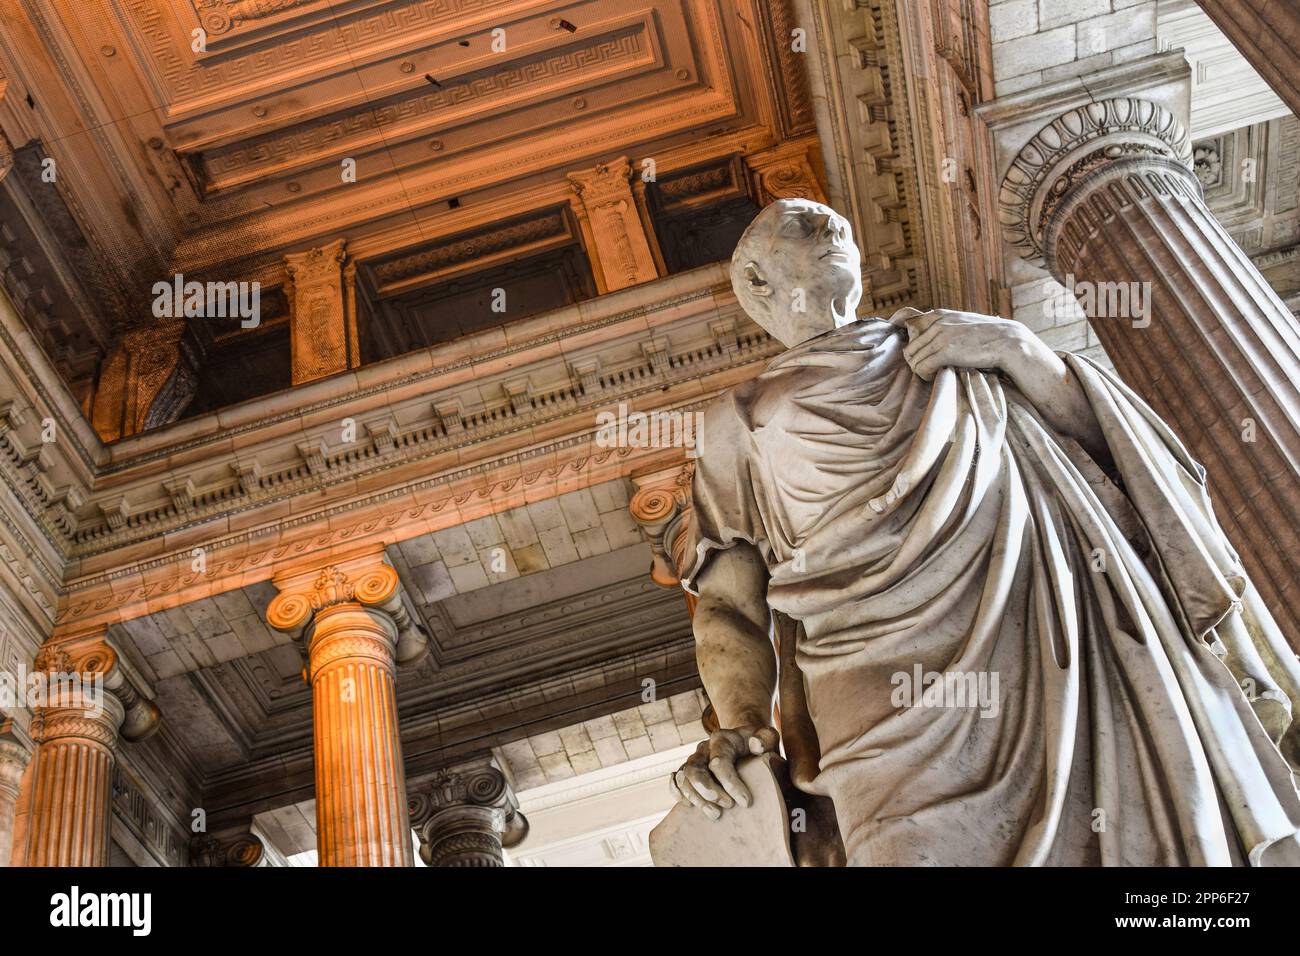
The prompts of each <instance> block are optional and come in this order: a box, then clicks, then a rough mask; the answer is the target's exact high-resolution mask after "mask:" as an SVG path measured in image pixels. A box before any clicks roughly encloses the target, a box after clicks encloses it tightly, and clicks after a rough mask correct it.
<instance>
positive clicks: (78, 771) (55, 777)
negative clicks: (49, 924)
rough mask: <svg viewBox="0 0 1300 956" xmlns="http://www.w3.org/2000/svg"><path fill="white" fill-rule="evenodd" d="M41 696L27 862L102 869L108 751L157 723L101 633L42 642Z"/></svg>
mask: <svg viewBox="0 0 1300 956" xmlns="http://www.w3.org/2000/svg"><path fill="white" fill-rule="evenodd" d="M36 670H37V671H38V672H39V673H41V674H42V675H43V678H44V681H45V684H44V693H45V700H44V702H43V705H42V706H40V707H38V708H37V710H36V713H35V716H34V718H33V721H32V735H33V737H34V738H35V739H36V740H37V742H38V743H39V744H40V749H39V751H38V753H37V759H36V769H35V775H34V778H33V783H32V802H31V814H32V823H31V828H30V837H29V841H28V851H27V852H28V855H27V864H28V865H29V866H104V865H105V864H106V863H107V861H108V840H109V828H110V823H111V819H112V803H111V799H112V794H111V789H112V776H113V762H114V754H113V751H114V749H115V748H116V746H117V741H118V737H119V736H124V737H126V738H127V739H129V740H140V739H143V738H144V737H147V736H149V735H150V734H152V733H153V732H154V731H156V730H157V728H158V726H159V720H160V717H159V713H158V708H157V707H156V706H155V705H154V704H153V702H152V701H150V700H148V699H147V697H146V696H145V695H144V694H143V693H142V692H141V690H140V689H139V688H138V687H136V686H135V685H134V684H132V683H131V680H130V679H129V677H128V675H127V674H126V673H125V670H124V669H123V667H122V666H121V665H120V662H119V660H118V656H117V652H116V651H114V650H113V648H112V647H111V646H110V645H109V643H108V642H107V641H106V640H104V639H103V638H102V637H91V638H83V639H76V640H71V641H61V642H58V643H55V644H48V645H46V646H44V647H43V648H41V650H40V652H39V653H38V654H37V657H36Z"/></svg>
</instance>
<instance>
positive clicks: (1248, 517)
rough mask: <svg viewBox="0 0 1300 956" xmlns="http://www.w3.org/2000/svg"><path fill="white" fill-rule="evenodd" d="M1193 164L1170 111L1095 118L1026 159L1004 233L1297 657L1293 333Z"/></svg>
mask: <svg viewBox="0 0 1300 956" xmlns="http://www.w3.org/2000/svg"><path fill="white" fill-rule="evenodd" d="M1179 66H1180V67H1181V63H1180V64H1179ZM1181 68H1182V70H1183V74H1182V76H1183V79H1181V80H1179V82H1180V83H1182V82H1185V81H1186V79H1185V67H1181ZM1126 69H1131V68H1126ZM1153 69H1155V70H1156V72H1157V73H1158V72H1159V70H1161V69H1165V70H1167V69H1168V68H1167V67H1166V66H1162V62H1157V63H1156V64H1155V67H1153ZM1165 99H1166V102H1168V103H1170V104H1175V103H1178V102H1183V99H1182V98H1181V97H1180V96H1168V95H1166V97H1165ZM1021 123H1023V118H1019V117H1017V118H1015V120H1014V124H1015V125H1014V126H1013V125H1011V123H1008V124H1005V125H1004V126H1002V127H1001V128H1003V129H1006V130H1012V129H1018V128H1020V124H1021ZM993 128H994V129H995V135H997V132H996V130H997V129H998V128H999V127H998V124H997V123H995V124H994V127H993ZM1192 159H1193V152H1192V144H1191V142H1190V140H1189V138H1188V134H1187V130H1186V128H1185V126H1184V125H1183V123H1182V122H1181V120H1180V119H1179V117H1178V116H1176V115H1174V113H1173V112H1171V109H1170V108H1169V107H1167V106H1164V105H1160V104H1159V103H1156V102H1151V101H1148V100H1146V99H1143V98H1141V97H1140V96H1115V97H1112V98H1109V99H1104V100H1101V101H1097V102H1090V103H1087V104H1084V105H1081V106H1079V107H1078V108H1076V109H1072V110H1070V111H1068V112H1066V113H1064V114H1062V115H1060V116H1057V117H1055V118H1053V119H1051V121H1050V122H1047V123H1046V124H1045V125H1043V126H1042V127H1041V128H1040V129H1039V130H1038V132H1037V133H1036V134H1034V135H1033V136H1032V137H1031V138H1030V139H1029V141H1028V142H1027V143H1024V144H1023V146H1022V147H1021V148H1020V149H1019V151H1018V153H1017V154H1016V155H1015V157H1014V159H1013V160H1012V162H1011V164H1010V167H1009V168H1008V170H1007V172H1006V175H1005V178H1004V180H1003V183H1002V189H1001V193H1000V206H1001V209H1000V216H1001V221H1002V225H1003V229H1004V235H1005V238H1006V240H1007V242H1008V243H1010V244H1011V245H1012V246H1014V247H1015V248H1016V249H1018V250H1019V252H1020V254H1021V256H1022V257H1024V258H1026V259H1028V260H1030V261H1034V262H1041V263H1043V264H1044V265H1046V267H1047V269H1048V270H1049V271H1050V272H1051V273H1052V274H1053V275H1054V276H1055V277H1056V278H1057V279H1058V280H1059V281H1061V282H1062V283H1063V284H1064V285H1065V286H1066V287H1067V288H1068V289H1070V290H1071V291H1073V292H1074V293H1075V294H1076V295H1077V296H1078V297H1079V299H1080V304H1081V305H1082V306H1083V309H1084V311H1085V312H1086V313H1087V314H1088V317H1089V320H1090V323H1091V325H1092V328H1093V330H1094V331H1095V332H1096V334H1097V337H1098V338H1099V339H1100V340H1101V343H1102V345H1103V346H1104V347H1105V349H1106V352H1107V354H1108V355H1109V357H1110V358H1111V360H1112V361H1113V362H1114V363H1115V368H1116V370H1117V371H1118V372H1119V374H1120V375H1121V376H1122V377H1123V378H1124V380H1125V381H1126V382H1127V383H1128V384H1129V385H1130V386H1131V387H1132V388H1133V389H1134V390H1135V391H1136V392H1137V393H1138V394H1139V395H1141V396H1142V398H1144V399H1145V400H1146V401H1147V402H1148V403H1150V404H1151V405H1152V407H1153V408H1154V409H1155V410H1156V412H1158V413H1159V414H1160V415H1161V416H1162V417H1163V418H1164V419H1165V420H1166V421H1168V422H1170V423H1172V424H1173V426H1174V429H1175V431H1176V432H1177V433H1178V435H1179V436H1180V437H1181V438H1182V439H1183V441H1185V442H1186V443H1187V444H1188V447H1189V449H1190V450H1191V452H1192V454H1193V456H1194V457H1195V458H1196V459H1197V460H1198V461H1199V462H1200V463H1201V464H1203V465H1204V466H1205V468H1206V470H1207V472H1208V474H1209V476H1210V477H1209V482H1210V490H1211V494H1212V495H1213V497H1214V500H1215V504H1216V508H1215V511H1216V513H1217V515H1218V517H1219V520H1220V521H1221V522H1222V524H1223V526H1224V529H1225V530H1226V531H1227V533H1228V535H1229V537H1230V538H1231V540H1232V543H1233V544H1234V545H1235V547H1236V549H1237V551H1238V552H1239V553H1240V555H1241V558H1242V561H1243V563H1244V564H1245V566H1246V570H1247V571H1248V572H1249V575H1250V578H1251V581H1252V582H1253V583H1254V585H1255V586H1256V588H1258V590H1259V592H1260V595H1261V596H1262V597H1263V599H1264V601H1265V603H1266V604H1267V605H1268V607H1269V610H1270V611H1271V612H1272V613H1273V616H1274V618H1275V619H1276V620H1277V623H1278V625H1279V626H1280V627H1281V629H1282V631H1283V633H1285V634H1287V635H1288V636H1289V638H1290V639H1291V641H1292V643H1293V645H1295V644H1297V642H1300V609H1297V605H1296V601H1295V595H1297V594H1300V534H1298V533H1297V529H1296V524H1295V520H1294V518H1295V515H1296V514H1300V459H1298V458H1297V457H1296V454H1295V449H1297V448H1300V350H1298V349H1297V345H1296V343H1297V342H1300V323H1297V321H1296V318H1295V316H1294V315H1293V314H1292V313H1291V310H1290V309H1288V308H1287V307H1286V305H1285V304H1284V303H1283V302H1282V301H1281V300H1280V299H1279V298H1278V296H1277V295H1276V294H1275V293H1274V292H1273V290H1272V288H1271V287H1270V286H1269V284H1268V282H1267V281H1266V280H1265V279H1264V278H1263V277H1262V276H1261V275H1260V274H1259V272H1258V270H1257V269H1256V268H1255V266H1254V264H1253V263H1252V262H1251V260H1250V258H1249V257H1248V256H1247V255H1246V254H1245V253H1244V252H1242V250H1241V249H1240V248H1239V247H1238V246H1237V245H1236V243H1234V242H1233V241H1232V239H1231V238H1230V237H1229V236H1228V234H1227V232H1225V231H1224V229H1223V227H1222V226H1221V225H1220V224H1219V222H1218V221H1217V220H1216V219H1215V217H1214V215H1213V214H1212V213H1211V212H1210V210H1209V208H1208V207H1207V206H1206V204H1205V201H1204V198H1203V193H1202V187H1201V183H1200V181H1199V180H1198V178H1197V175H1196V173H1195V171H1194V170H1193V166H1192Z"/></svg>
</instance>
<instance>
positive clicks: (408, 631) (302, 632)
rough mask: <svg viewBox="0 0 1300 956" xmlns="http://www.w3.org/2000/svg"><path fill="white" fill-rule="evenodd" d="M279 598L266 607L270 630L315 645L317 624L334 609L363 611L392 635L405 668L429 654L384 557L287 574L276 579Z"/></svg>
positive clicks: (376, 554) (349, 560) (343, 560)
mask: <svg viewBox="0 0 1300 956" xmlns="http://www.w3.org/2000/svg"><path fill="white" fill-rule="evenodd" d="M272 583H274V584H275V586H276V588H278V589H279V592H280V593H279V594H277V595H276V596H275V597H274V598H272V600H271V603H270V605H269V606H268V607H267V611H266V619H267V623H268V624H270V625H271V627H273V628H275V629H276V630H278V631H284V632H286V633H289V634H292V635H293V636H294V637H295V638H298V639H302V638H306V639H308V640H310V632H311V629H312V627H313V624H314V622H315V621H316V619H317V618H318V617H319V616H320V615H321V614H323V613H325V612H327V611H328V610H330V609H331V608H335V607H342V606H351V607H354V608H358V609H363V610H365V611H367V612H369V613H370V615H371V616H372V617H374V618H376V619H377V620H379V621H381V622H382V623H383V624H384V625H385V627H386V628H388V629H391V631H392V633H393V640H394V641H395V644H396V657H397V661H398V663H400V664H412V663H416V662H418V661H419V660H421V659H422V658H423V657H424V656H425V654H427V653H428V645H429V639H428V635H427V634H426V633H425V631H424V628H423V626H422V625H421V624H420V621H419V617H418V615H417V614H416V612H415V609H414V607H413V606H412V605H411V602H410V599H409V597H408V596H407V594H406V592H405V589H404V588H403V587H402V582H401V579H400V578H399V577H398V574H397V569H396V568H394V567H393V566H392V564H390V563H389V561H388V559H387V557H386V556H385V555H384V553H383V552H382V551H376V552H366V553H362V554H359V555H355V556H351V557H345V558H339V559H337V560H334V561H331V562H330V563H328V564H325V565H320V566H316V567H313V568H308V569H295V570H291V571H287V572H282V573H280V574H277V575H275V576H274V577H273V578H272Z"/></svg>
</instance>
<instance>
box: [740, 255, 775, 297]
mask: <svg viewBox="0 0 1300 956" xmlns="http://www.w3.org/2000/svg"><path fill="white" fill-rule="evenodd" d="M745 284H746V285H748V286H749V291H750V292H751V293H753V294H754V295H759V296H769V295H771V294H772V287H771V286H770V285H768V282H767V280H766V279H764V278H763V273H762V272H760V271H759V268H758V263H757V262H746V263H745Z"/></svg>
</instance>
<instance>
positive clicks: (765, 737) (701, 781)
mask: <svg viewBox="0 0 1300 956" xmlns="http://www.w3.org/2000/svg"><path fill="white" fill-rule="evenodd" d="M779 739H780V738H779V736H778V734H777V732H776V730H775V729H774V728H772V727H738V728H735V729H731V730H715V731H714V732H713V733H711V734H709V736H708V738H707V739H706V740H702V741H700V745H699V747H697V748H696V750H695V753H693V754H691V756H690V757H688V758H687V759H686V762H685V763H684V764H682V767H681V769H680V770H678V771H677V772H676V773H675V774H673V776H672V778H671V779H670V781H669V782H670V784H671V786H672V791H673V795H674V796H675V797H677V799H678V800H679V801H680V802H682V803H689V804H690V805H691V806H693V807H695V808H697V809H698V810H700V811H701V812H702V813H704V815H705V816H707V817H708V818H709V819H711V820H716V819H718V818H719V817H720V816H722V811H723V810H729V809H731V808H732V807H734V806H736V805H737V804H739V805H740V806H742V807H748V806H749V805H750V804H751V803H752V802H753V798H752V797H751V795H750V793H749V788H748V787H746V786H745V785H744V783H742V782H741V780H740V775H739V774H738V773H737V772H736V761H738V760H740V759H741V758H742V757H746V756H748V755H749V754H762V753H775V752H776V746H777V741H778V740H779Z"/></svg>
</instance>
